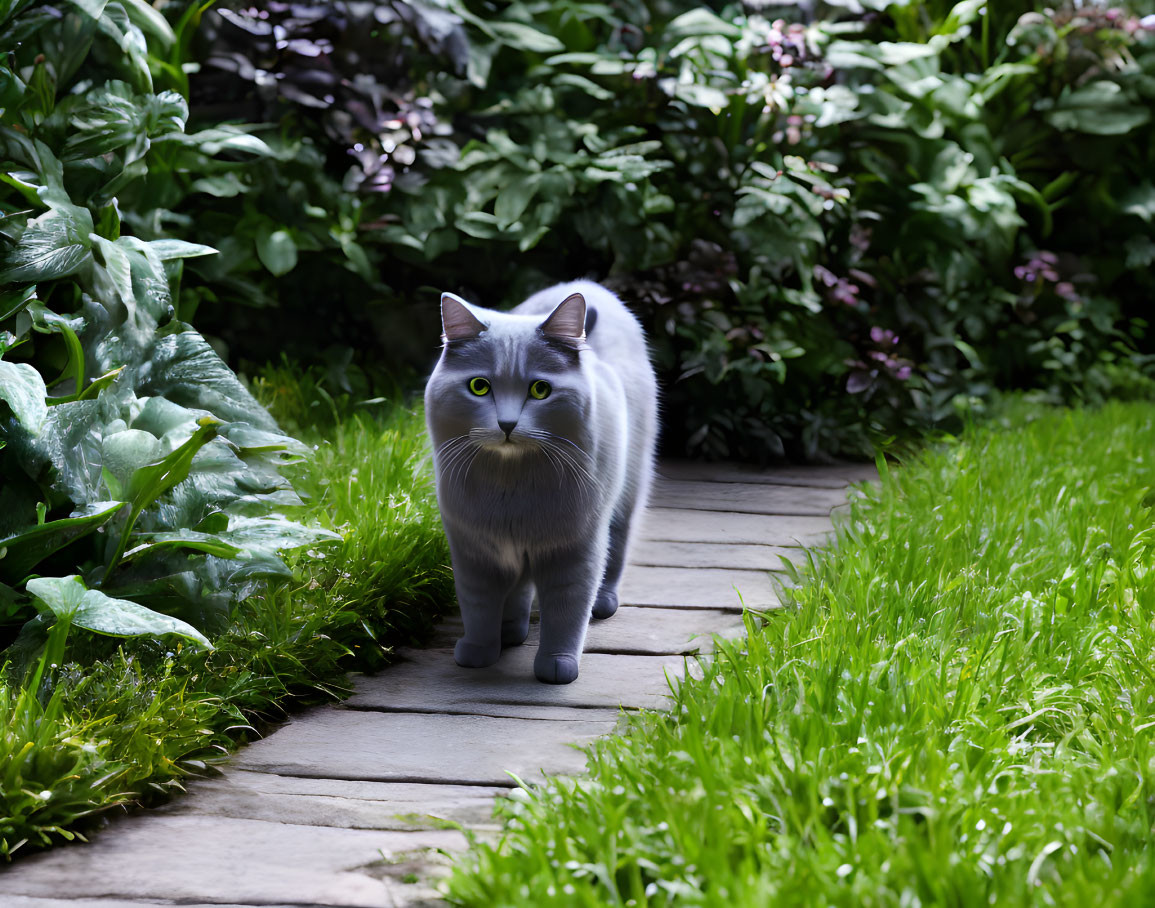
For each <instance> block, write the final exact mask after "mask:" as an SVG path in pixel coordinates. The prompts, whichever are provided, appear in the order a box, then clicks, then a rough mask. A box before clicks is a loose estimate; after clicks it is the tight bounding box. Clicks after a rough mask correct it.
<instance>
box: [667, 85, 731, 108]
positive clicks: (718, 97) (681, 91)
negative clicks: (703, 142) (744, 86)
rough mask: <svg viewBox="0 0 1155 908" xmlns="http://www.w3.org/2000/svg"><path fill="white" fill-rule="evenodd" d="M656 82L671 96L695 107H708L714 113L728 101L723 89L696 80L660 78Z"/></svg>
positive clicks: (724, 106)
mask: <svg viewBox="0 0 1155 908" xmlns="http://www.w3.org/2000/svg"><path fill="white" fill-rule="evenodd" d="M658 84H659V85H660V86H661V88H662V91H664V92H666V94H668V95H670V96H671V97H674V98H677V99H678V100H679V101H685V102H686V103H687V104H692V105H694V106H695V107H708V108H709V109H710V110H712V111H714V112H715V113H719V112H721V111H722V110H724V109H725V108H726V107H727V105H729V103H730V99H729V97H728V96H727V94H726V93H725V92H724V91H722V90H721V89H719V88H714V87H713V86H711V85H701V84H699V83H697V82H689V83H683V82H679V81H678V80H677V79H661V80H660V81H659V82H658Z"/></svg>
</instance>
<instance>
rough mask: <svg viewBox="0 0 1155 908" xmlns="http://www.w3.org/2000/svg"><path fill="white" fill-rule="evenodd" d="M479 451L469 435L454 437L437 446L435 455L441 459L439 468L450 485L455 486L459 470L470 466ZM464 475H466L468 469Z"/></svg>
mask: <svg viewBox="0 0 1155 908" xmlns="http://www.w3.org/2000/svg"><path fill="white" fill-rule="evenodd" d="M479 450H480V449H479V448H478V447H477V446H476V445H475V444H473V442H472V440H471V439H470V437H469V435H455V436H453V437H452V438H449V439H447V440H446V441H444V442H442V443H441V444H440V445H438V447H437V454H438V456H439V457H440V458H442V459H441V460H440V466H441V470H442V473H443V475H444V476H445V478H446V479H447V480H448V481H449V482H450V483H451V484H456V480H457V474H458V473H459V472H460V471H461V468H462V467H463V466H467V465H468V466H472V465H473V461H474V460H475V459H476V458H477V454H478V452H479ZM466 475H468V467H467V469H466Z"/></svg>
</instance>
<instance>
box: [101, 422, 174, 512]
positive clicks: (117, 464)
mask: <svg viewBox="0 0 1155 908" xmlns="http://www.w3.org/2000/svg"><path fill="white" fill-rule="evenodd" d="M101 454H102V455H103V459H102V465H103V468H104V473H105V482H106V483H107V484H108V489H109V491H110V492H112V494H113V495H116V496H117V497H119V498H122V499H123V498H125V496H126V495H127V489H128V485H129V482H130V481H131V479H132V477H133V475H134V474H135V473H136V472H137V471H138V470H140V469H141V468H142V467H144V466H146V465H147V464H150V463H153V462H154V461H156V460H157V459H158V458H159V456H160V454H161V443H160V440H159V439H158V438H157V437H156V436H155V435H153V434H151V433H150V432H144V431H141V430H139V429H126V430H125V431H123V432H117V433H115V434H113V435H105V436H104V439H103V441H102V442H101Z"/></svg>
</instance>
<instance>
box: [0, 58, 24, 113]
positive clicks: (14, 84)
mask: <svg viewBox="0 0 1155 908" xmlns="http://www.w3.org/2000/svg"><path fill="white" fill-rule="evenodd" d="M25 88H26V86H25V85H24V82H23V81H21V79H20V77H19V76H17V75H16V73H14V72H12V70H10V69H8V68H7V67H6V66H0V113H2V112H4V111H5V110H9V109H11V108H14V107H19V106H20V102H21V100H22V99H23V98H24V89H25Z"/></svg>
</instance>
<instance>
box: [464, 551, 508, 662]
mask: <svg viewBox="0 0 1155 908" xmlns="http://www.w3.org/2000/svg"><path fill="white" fill-rule="evenodd" d="M450 556H451V558H452V560H453V583H454V586H455V587H456V588H457V602H458V604H459V605H460V606H461V622H462V624H464V625H465V634H464V635H463V636H462V637H461V639H460V640H458V641H457V645H456V646H454V648H453V658H454V660H455V661H456V662H457V664H458V665H461V666H464V667H466V668H484V667H486V666H487V665H493V664H494V663H495V662H496V661H497V660H498V658H499V657H500V656H501V645H502V636H503V633H502V631H503V627H502V624H503V622H502V612H503V610H504V607H505V602H506V599H507V597H508V596H509V594H510V592H511V591H512V590H513V589H514V588H515V587H516V586H517V585H518V580H519V577H518V572H517V571H516V570H514V569H512V568H509V567H507V566H505V565H503V564H501V563H500V562H499V561H497V560H495V559H492V558H486V557H485V556H484V555H482V554H480V553H474V552H472V551H469V550H468V549H465V550H464V551H463V547H462V546H460V545H454V544H453V541H452V540H450Z"/></svg>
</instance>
